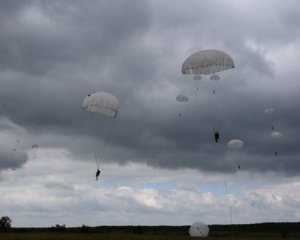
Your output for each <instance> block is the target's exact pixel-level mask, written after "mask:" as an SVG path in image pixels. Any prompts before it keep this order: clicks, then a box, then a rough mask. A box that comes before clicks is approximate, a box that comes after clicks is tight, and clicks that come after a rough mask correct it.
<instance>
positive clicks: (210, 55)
mask: <svg viewBox="0 0 300 240" xmlns="http://www.w3.org/2000/svg"><path fill="white" fill-rule="evenodd" d="M231 68H234V62H233V60H232V58H231V57H230V56H229V55H228V54H227V53H225V52H222V51H220V50H216V49H208V50H202V51H199V52H196V53H194V54H192V55H190V56H189V57H188V58H187V59H186V60H185V61H184V62H183V64H182V73H183V74H193V75H197V74H203V75H210V74H214V73H217V72H221V71H224V70H227V69H231Z"/></svg>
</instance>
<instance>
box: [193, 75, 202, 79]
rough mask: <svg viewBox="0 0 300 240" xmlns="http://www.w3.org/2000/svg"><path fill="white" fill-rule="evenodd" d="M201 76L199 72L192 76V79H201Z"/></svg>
mask: <svg viewBox="0 0 300 240" xmlns="http://www.w3.org/2000/svg"><path fill="white" fill-rule="evenodd" d="M201 79H202V76H201V75H200V74H197V75H195V76H194V80H201Z"/></svg>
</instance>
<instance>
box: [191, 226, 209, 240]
mask: <svg viewBox="0 0 300 240" xmlns="http://www.w3.org/2000/svg"><path fill="white" fill-rule="evenodd" d="M189 234H190V236H191V237H207V236H208V234H209V227H208V226H207V225H206V224H205V223H201V222H195V223H193V224H192V225H191V227H190V229H189Z"/></svg>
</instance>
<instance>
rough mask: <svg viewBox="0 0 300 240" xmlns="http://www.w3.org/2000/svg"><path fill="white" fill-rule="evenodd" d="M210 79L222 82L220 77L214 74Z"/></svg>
mask: <svg viewBox="0 0 300 240" xmlns="http://www.w3.org/2000/svg"><path fill="white" fill-rule="evenodd" d="M209 79H210V80H212V81H218V80H220V76H219V75H216V74H214V75H211V76H210V77H209Z"/></svg>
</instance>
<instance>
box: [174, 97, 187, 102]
mask: <svg viewBox="0 0 300 240" xmlns="http://www.w3.org/2000/svg"><path fill="white" fill-rule="evenodd" d="M176 100H177V101H178V102H188V101H189V98H188V97H187V96H184V95H178V96H177V97H176Z"/></svg>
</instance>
